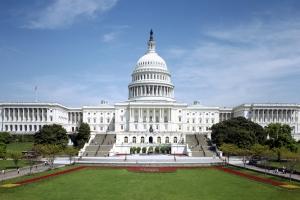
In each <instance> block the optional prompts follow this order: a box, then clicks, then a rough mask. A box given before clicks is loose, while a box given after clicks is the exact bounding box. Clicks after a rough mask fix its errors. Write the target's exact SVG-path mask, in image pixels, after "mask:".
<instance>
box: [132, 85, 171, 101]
mask: <svg viewBox="0 0 300 200" xmlns="http://www.w3.org/2000/svg"><path fill="white" fill-rule="evenodd" d="M173 94H174V88H173V87H171V86H161V85H140V86H131V87H129V96H130V98H138V97H147V96H151V97H171V98H172V97H173Z"/></svg>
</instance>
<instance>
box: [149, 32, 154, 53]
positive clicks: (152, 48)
mask: <svg viewBox="0 0 300 200" xmlns="http://www.w3.org/2000/svg"><path fill="white" fill-rule="evenodd" d="M153 52H155V41H154V37H153V31H152V29H151V30H150V38H149V41H148V53H153Z"/></svg>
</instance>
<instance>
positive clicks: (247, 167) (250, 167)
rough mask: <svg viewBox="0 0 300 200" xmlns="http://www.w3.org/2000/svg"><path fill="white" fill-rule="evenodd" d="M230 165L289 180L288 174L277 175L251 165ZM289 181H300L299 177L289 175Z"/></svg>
mask: <svg viewBox="0 0 300 200" xmlns="http://www.w3.org/2000/svg"><path fill="white" fill-rule="evenodd" d="M230 164H231V165H233V166H237V167H242V168H246V169H250V170H253V171H257V172H262V173H266V174H269V175H273V176H278V177H283V178H286V179H289V178H290V173H282V172H280V171H279V172H278V173H275V170H268V169H263V168H260V167H256V166H253V165H247V164H246V165H245V166H244V164H236V163H231V162H230ZM291 179H292V180H294V181H300V175H298V174H291Z"/></svg>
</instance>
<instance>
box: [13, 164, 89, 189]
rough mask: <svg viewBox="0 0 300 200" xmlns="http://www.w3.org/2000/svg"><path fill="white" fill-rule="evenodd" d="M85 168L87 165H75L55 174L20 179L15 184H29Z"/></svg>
mask: <svg viewBox="0 0 300 200" xmlns="http://www.w3.org/2000/svg"><path fill="white" fill-rule="evenodd" d="M83 168H85V166H79V167H74V168H71V169H67V170H63V171H59V172H56V173H53V174H48V175H45V176H39V177H36V178H31V179H26V180H23V181H19V182H16V183H15V184H20V185H24V184H28V183H33V182H37V181H40V180H43V179H46V178H50V177H54V176H59V175H62V174H66V173H70V172H74V171H78V170H81V169H83Z"/></svg>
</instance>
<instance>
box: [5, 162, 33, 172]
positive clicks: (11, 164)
mask: <svg viewBox="0 0 300 200" xmlns="http://www.w3.org/2000/svg"><path fill="white" fill-rule="evenodd" d="M27 165H30V163H29V161H27V160H19V162H18V166H19V167H24V166H27ZM14 168H16V166H15V163H14V161H13V160H0V170H2V169H14Z"/></svg>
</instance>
